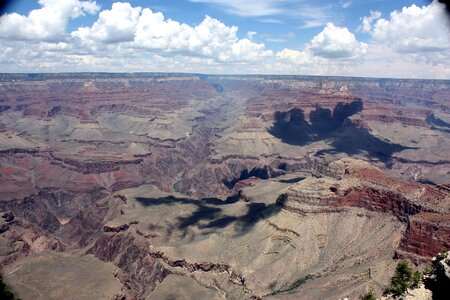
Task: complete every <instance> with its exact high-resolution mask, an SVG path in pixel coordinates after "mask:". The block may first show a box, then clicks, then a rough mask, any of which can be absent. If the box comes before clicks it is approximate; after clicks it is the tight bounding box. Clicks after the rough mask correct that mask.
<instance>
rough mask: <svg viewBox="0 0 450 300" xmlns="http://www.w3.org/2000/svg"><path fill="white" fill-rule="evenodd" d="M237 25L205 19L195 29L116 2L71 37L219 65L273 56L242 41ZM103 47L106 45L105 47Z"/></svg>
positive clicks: (92, 44) (90, 44)
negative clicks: (198, 59)
mask: <svg viewBox="0 0 450 300" xmlns="http://www.w3.org/2000/svg"><path fill="white" fill-rule="evenodd" d="M237 31H238V28H237V27H236V26H231V27H230V26H226V25H225V24H223V23H222V22H220V21H219V20H217V19H214V18H211V17H209V16H206V17H205V18H204V20H203V21H202V22H201V23H200V24H198V25H197V26H195V27H192V26H189V25H187V24H183V23H179V22H177V21H173V20H171V19H168V20H166V19H165V18H164V15H163V14H162V13H160V12H153V11H152V10H151V9H149V8H145V9H141V8H140V7H135V8H133V7H131V5H130V4H129V3H114V4H113V6H112V8H111V10H104V11H102V12H101V13H100V14H99V19H98V20H97V21H96V22H95V23H94V24H93V25H92V27H90V28H89V27H82V28H79V29H78V30H77V31H74V32H73V33H72V36H73V37H74V38H75V39H76V41H78V43H80V44H81V45H84V46H85V47H91V48H93V47H95V48H98V47H102V45H101V44H99V43H102V42H103V43H125V42H127V43H126V44H123V47H130V48H134V49H141V50H140V51H142V49H145V50H148V51H151V52H153V53H156V54H158V55H185V56H192V57H195V56H197V57H205V58H211V59H213V60H215V61H217V62H246V61H254V60H258V59H261V58H264V57H268V56H271V55H272V51H270V50H266V49H265V46H264V44H257V43H254V42H252V41H251V39H239V38H238V37H237ZM103 46H104V45H103Z"/></svg>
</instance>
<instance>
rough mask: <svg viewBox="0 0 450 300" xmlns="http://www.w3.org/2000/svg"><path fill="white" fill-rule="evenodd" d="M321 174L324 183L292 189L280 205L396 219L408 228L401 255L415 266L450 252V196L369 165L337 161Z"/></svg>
mask: <svg viewBox="0 0 450 300" xmlns="http://www.w3.org/2000/svg"><path fill="white" fill-rule="evenodd" d="M321 171H322V173H323V174H324V175H319V177H322V176H325V177H323V178H312V177H311V178H308V179H307V180H303V181H301V182H300V183H298V184H295V185H293V186H292V187H291V188H289V189H288V191H287V192H286V193H284V194H282V195H281V196H280V197H279V198H278V200H277V204H278V205H280V206H281V207H283V208H284V209H286V210H289V211H292V212H296V213H311V212H330V213H339V212H340V211H342V209H345V208H346V207H361V208H364V209H366V210H370V211H376V212H382V213H387V214H391V215H394V216H396V217H397V218H398V219H399V220H400V221H401V222H402V223H404V224H406V225H407V226H406V232H405V234H404V236H403V238H402V241H401V243H400V245H399V251H398V255H399V256H403V257H408V258H412V259H414V261H416V262H421V261H426V260H428V259H430V258H431V257H433V256H434V255H435V254H436V253H438V252H440V251H442V250H444V249H447V248H448V247H449V246H450V245H449V225H450V214H449V213H448V211H449V209H450V202H449V200H450V195H449V194H448V193H447V192H442V191H440V190H438V189H432V188H429V187H426V188H425V187H423V186H421V185H419V184H411V183H404V182H401V181H399V180H396V179H393V178H389V177H387V176H385V175H384V174H383V173H382V172H381V171H379V170H377V169H376V168H374V167H372V166H370V165H369V164H367V163H363V162H359V161H353V160H351V159H346V160H340V161H336V162H334V163H332V164H331V165H330V166H329V167H328V170H327V169H324V170H321ZM330 176H331V177H330ZM434 203H440V205H439V206H438V205H433V204H434Z"/></svg>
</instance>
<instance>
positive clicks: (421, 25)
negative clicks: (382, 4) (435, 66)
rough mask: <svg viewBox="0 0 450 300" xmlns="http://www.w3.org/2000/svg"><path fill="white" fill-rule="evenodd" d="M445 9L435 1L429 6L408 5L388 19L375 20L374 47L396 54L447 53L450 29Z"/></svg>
mask: <svg viewBox="0 0 450 300" xmlns="http://www.w3.org/2000/svg"><path fill="white" fill-rule="evenodd" d="M446 18H447V16H446V12H445V9H444V5H443V4H440V3H438V2H437V1H434V2H433V3H431V4H430V5H428V6H423V7H418V6H416V5H414V4H413V5H411V6H410V7H404V8H403V9H402V10H401V11H399V12H398V11H394V12H392V13H391V14H390V18H389V19H384V18H382V19H378V20H377V21H376V23H375V24H374V25H373V28H370V29H372V31H371V34H372V37H373V39H374V41H375V42H376V43H383V44H385V45H389V46H390V47H392V48H394V49H395V50H397V51H399V52H405V53H411V52H416V53H417V52H428V51H448V50H450V29H449V27H448V26H446V25H447V20H446Z"/></svg>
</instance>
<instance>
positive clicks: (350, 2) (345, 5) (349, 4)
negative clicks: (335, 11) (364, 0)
mask: <svg viewBox="0 0 450 300" xmlns="http://www.w3.org/2000/svg"><path fill="white" fill-rule="evenodd" d="M339 3H340V4H341V6H342V8H349V7H350V6H352V1H340V2H339Z"/></svg>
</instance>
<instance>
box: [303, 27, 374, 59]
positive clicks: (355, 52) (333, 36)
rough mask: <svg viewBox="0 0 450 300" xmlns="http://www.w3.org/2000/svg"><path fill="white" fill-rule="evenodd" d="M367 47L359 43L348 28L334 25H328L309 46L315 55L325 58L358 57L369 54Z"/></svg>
mask: <svg viewBox="0 0 450 300" xmlns="http://www.w3.org/2000/svg"><path fill="white" fill-rule="evenodd" d="M367 47H368V46H367V44H366V43H363V42H358V41H357V40H356V38H355V35H354V34H353V33H351V32H350V31H349V30H348V29H347V28H345V27H339V26H335V25H334V24H333V23H328V24H327V25H326V27H325V28H324V29H323V31H322V32H320V33H319V34H318V35H316V36H315V37H313V39H312V40H311V42H310V43H309V44H308V45H307V49H308V50H310V51H311V52H312V53H313V54H314V55H316V56H320V57H325V58H352V57H358V56H360V55H362V54H365V53H367Z"/></svg>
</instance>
